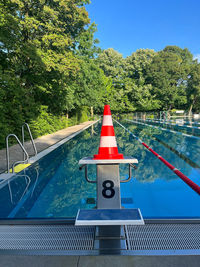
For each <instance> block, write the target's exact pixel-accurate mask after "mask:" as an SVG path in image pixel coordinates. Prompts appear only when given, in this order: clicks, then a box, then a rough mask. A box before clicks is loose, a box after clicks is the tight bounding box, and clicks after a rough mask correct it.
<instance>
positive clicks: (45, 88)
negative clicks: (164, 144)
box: [0, 0, 200, 147]
mask: <svg viewBox="0 0 200 267" xmlns="http://www.w3.org/2000/svg"><path fill="white" fill-rule="evenodd" d="M86 4H89V0H59V1H58V0H2V1H1V3H0V129H1V130H0V146H1V147H2V146H4V142H5V141H4V140H5V137H6V135H7V134H9V133H11V132H14V133H16V134H20V127H21V125H22V124H23V123H24V122H28V123H30V124H31V126H32V129H33V134H34V136H35V137H36V136H39V135H43V134H46V133H49V132H52V131H56V130H58V129H60V128H64V127H66V126H68V125H71V124H73V123H78V122H79V121H84V120H87V119H88V115H89V114H90V112H91V113H92V115H93V112H94V113H99V112H101V111H102V108H103V105H104V104H107V103H109V104H110V105H111V109H112V111H114V112H116V113H122V112H130V111H147V110H148V111H149V110H170V109H172V108H173V109H174V108H181V109H186V110H188V111H192V110H194V111H197V112H199V111H200V104H199V103H200V64H199V63H198V62H197V61H196V60H193V56H192V54H191V53H190V52H189V51H188V49H181V48H179V47H176V46H167V47H166V48H165V49H163V50H162V51H159V52H155V51H154V50H150V49H140V50H137V51H136V52H134V53H132V55H131V56H129V57H127V58H123V56H122V55H121V54H120V53H118V52H117V51H115V50H114V49H112V48H109V49H106V50H104V51H102V50H101V49H100V48H98V47H97V43H98V40H95V39H94V33H95V31H96V25H95V24H94V23H92V24H91V23H90V19H89V16H88V13H87V11H86V8H85V5H86Z"/></svg>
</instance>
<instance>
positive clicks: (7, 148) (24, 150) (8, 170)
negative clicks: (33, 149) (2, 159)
mask: <svg viewBox="0 0 200 267" xmlns="http://www.w3.org/2000/svg"><path fill="white" fill-rule="evenodd" d="M11 136H13V137H15V139H16V140H17V142H18V144H19V146H20V147H21V149H22V150H23V152H24V155H26V159H24V160H23V161H17V162H15V163H14V164H13V165H12V173H14V172H15V171H14V167H15V165H16V164H17V163H25V162H27V161H28V160H29V155H28V153H27V152H26V149H25V148H24V146H23V145H22V143H21V142H20V140H19V138H18V137H17V136H16V135H15V134H9V135H8V136H7V137H6V159H7V172H8V173H10V168H9V167H10V157H9V145H8V140H9V137H11Z"/></svg>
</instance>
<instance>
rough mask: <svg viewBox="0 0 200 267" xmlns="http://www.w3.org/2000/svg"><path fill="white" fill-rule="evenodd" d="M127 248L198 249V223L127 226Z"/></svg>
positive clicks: (199, 235) (199, 233)
mask: <svg viewBox="0 0 200 267" xmlns="http://www.w3.org/2000/svg"><path fill="white" fill-rule="evenodd" d="M126 229H127V230H126V234H127V243H128V249H129V250H137V251H138V250H199V249H200V224H146V225H144V226H143V225H141V226H139V225H138V226H127V228H126Z"/></svg>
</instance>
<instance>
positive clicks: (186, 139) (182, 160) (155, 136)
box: [0, 120, 200, 219]
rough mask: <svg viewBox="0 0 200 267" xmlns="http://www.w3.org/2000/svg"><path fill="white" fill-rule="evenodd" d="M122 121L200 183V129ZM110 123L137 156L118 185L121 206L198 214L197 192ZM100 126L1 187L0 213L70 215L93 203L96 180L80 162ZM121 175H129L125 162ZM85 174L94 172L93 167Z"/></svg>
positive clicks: (94, 147) (93, 149) (123, 148)
mask: <svg viewBox="0 0 200 267" xmlns="http://www.w3.org/2000/svg"><path fill="white" fill-rule="evenodd" d="M120 122H121V123H122V124H123V125H124V126H125V127H126V128H127V129H128V130H129V131H131V132H132V133H133V134H134V135H136V136H138V137H139V138H140V139H141V140H142V141H144V142H145V143H146V144H147V145H149V146H150V147H151V148H153V149H154V150H155V151H156V152H157V153H159V154H160V155H161V156H163V157H164V158H165V159H166V160H167V161H169V162H170V163H171V164H172V165H174V166H175V167H176V168H177V169H179V170H180V171H181V172H183V173H184V174H185V175H186V176H188V177H189V178H190V179H191V180H192V181H194V182H195V183H196V184H198V185H199V186H200V129H197V128H189V127H181V126H176V125H165V124H161V123H159V122H150V121H145V122H142V121H138V122H142V123H145V125H144V124H141V123H138V122H131V121H127V120H123V121H120ZM149 125H151V126H149ZM182 125H188V124H187V123H185V124H182ZM152 126H153V127H152ZM154 126H158V127H156V128H155V127H154ZM195 126H198V124H197V125H195ZM114 127H115V134H116V139H117V143H118V148H119V152H120V153H123V154H124V155H126V156H133V157H136V158H137V159H138V161H139V164H138V169H137V170H136V171H134V172H133V179H132V180H131V181H130V182H129V183H123V184H121V197H122V206H123V207H125V208H140V209H141V212H142V215H143V217H144V218H200V209H199V206H200V196H199V195H198V194H197V193H196V192H194V191H193V190H192V189H191V188H190V187H189V186H188V185H186V184H185V183H184V182H183V181H182V180H181V179H180V178H179V177H177V176H176V175H175V174H174V173H173V172H172V171H171V170H169V169H168V168H167V167H166V166H165V165H164V164H163V163H162V162H161V161H159V160H158V159H157V158H156V157H155V156H154V155H153V154H152V153H151V152H149V151H148V150H147V149H146V148H145V147H144V146H143V145H141V144H140V143H139V142H138V141H137V140H136V139H134V138H133V137H132V136H131V135H130V134H129V133H128V132H127V131H126V130H125V129H123V128H122V127H120V126H119V125H118V124H116V123H114ZM160 127H161V128H165V129H168V130H169V131H165V130H163V129H161V128H160ZM100 130H101V123H97V124H95V125H94V126H93V127H90V128H89V129H87V130H85V131H83V132H82V133H80V134H79V135H77V136H76V137H75V138H73V139H71V140H70V141H68V142H67V143H65V144H64V145H62V146H60V147H58V148H57V149H56V150H54V151H53V152H51V153H49V154H48V155H46V156H45V157H44V158H42V159H40V160H39V161H38V162H36V163H34V164H33V165H31V166H30V167H29V168H28V169H26V170H25V171H22V172H21V173H19V174H18V175H17V176H14V177H13V178H12V179H11V180H10V181H9V182H8V183H7V184H6V185H5V186H0V218H1V219H5V218H74V217H75V216H76V213H77V210H78V209H80V208H82V209H90V208H94V207H95V206H96V185H95V184H88V183H87V182H86V181H85V179H84V172H83V171H79V166H78V161H79V160H80V159H81V158H83V157H85V156H93V154H96V153H97V151H98V146H99V138H100ZM170 130H172V131H174V132H171V131H170ZM183 134H185V135H183ZM187 135H188V136H187ZM190 135H191V136H190ZM192 136H195V137H196V138H193V137H192ZM120 174H121V178H122V179H123V178H125V177H127V174H128V168H127V166H125V165H122V166H120ZM89 177H90V178H95V177H96V169H95V166H89Z"/></svg>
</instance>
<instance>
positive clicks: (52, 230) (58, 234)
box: [0, 225, 95, 250]
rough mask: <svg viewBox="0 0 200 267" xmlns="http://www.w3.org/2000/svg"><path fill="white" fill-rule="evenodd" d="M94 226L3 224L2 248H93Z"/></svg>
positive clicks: (1, 229) (0, 239)
mask: <svg viewBox="0 0 200 267" xmlns="http://www.w3.org/2000/svg"><path fill="white" fill-rule="evenodd" d="M94 234H95V228H94V227H78V226H76V227H75V226H71V225H29V226H28V225H27V226H24V225H15V226H13V225H12V226H8V225H1V226H0V250H92V249H93V242H94Z"/></svg>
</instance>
